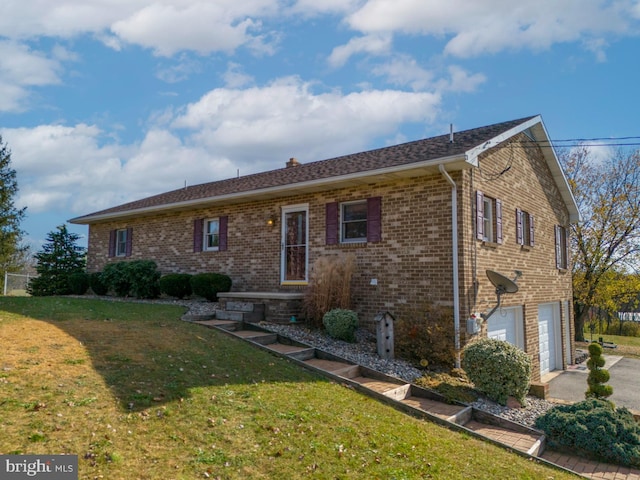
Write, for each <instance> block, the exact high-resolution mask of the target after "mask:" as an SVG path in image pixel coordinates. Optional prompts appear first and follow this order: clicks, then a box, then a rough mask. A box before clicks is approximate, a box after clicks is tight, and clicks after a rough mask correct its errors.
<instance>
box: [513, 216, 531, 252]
mask: <svg viewBox="0 0 640 480" xmlns="http://www.w3.org/2000/svg"><path fill="white" fill-rule="evenodd" d="M516 242H517V243H518V245H522V246H525V247H533V215H531V214H530V213H528V212H525V211H523V210H520V209H519V208H517V209H516Z"/></svg>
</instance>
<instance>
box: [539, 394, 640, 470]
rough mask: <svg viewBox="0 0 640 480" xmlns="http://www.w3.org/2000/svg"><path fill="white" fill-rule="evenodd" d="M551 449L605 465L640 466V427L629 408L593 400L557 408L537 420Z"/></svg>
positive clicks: (605, 401)
mask: <svg viewBox="0 0 640 480" xmlns="http://www.w3.org/2000/svg"><path fill="white" fill-rule="evenodd" d="M536 427H537V428H539V429H540V430H542V431H544V432H545V434H546V436H547V441H548V442H549V445H550V446H551V447H555V448H561V449H569V450H571V451H572V452H577V453H580V454H582V455H584V456H587V457H589V458H594V459H597V460H603V461H605V462H610V463H615V464H618V465H626V466H630V467H638V466H640V425H638V423H637V422H636V421H635V419H634V418H633V415H632V414H631V412H629V410H627V409H626V408H618V409H616V408H615V407H614V406H613V404H612V403H611V402H609V401H607V400H599V399H596V398H590V399H587V400H584V401H582V402H578V403H574V404H573V405H561V406H557V407H553V408H552V409H550V410H548V411H547V412H546V413H545V414H543V415H541V416H540V417H538V418H537V419H536Z"/></svg>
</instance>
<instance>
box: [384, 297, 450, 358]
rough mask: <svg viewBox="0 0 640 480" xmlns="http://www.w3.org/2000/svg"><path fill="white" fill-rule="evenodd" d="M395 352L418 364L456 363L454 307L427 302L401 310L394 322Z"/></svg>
mask: <svg viewBox="0 0 640 480" xmlns="http://www.w3.org/2000/svg"><path fill="white" fill-rule="evenodd" d="M393 330H394V340H395V345H394V349H395V353H396V354H397V355H398V356H399V357H401V358H405V359H407V360H409V361H412V362H413V363H415V364H416V365H419V364H425V363H426V364H432V365H441V366H446V367H451V366H453V365H454V363H455V358H456V351H455V348H454V345H455V342H454V331H453V310H452V309H451V308H447V307H442V306H439V305H435V304H434V303H432V302H426V303H425V304H424V305H423V306H422V307H419V308H406V309H404V310H401V311H400V314H399V315H398V319H397V321H396V322H395V324H394V327H393Z"/></svg>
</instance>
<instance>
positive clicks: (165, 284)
mask: <svg viewBox="0 0 640 480" xmlns="http://www.w3.org/2000/svg"><path fill="white" fill-rule="evenodd" d="M159 285H160V291H161V292H162V293H164V294H165V295H169V296H170V297H176V298H181V299H182V298H184V297H187V296H189V295H191V275H189V274H188V273H169V274H167V275H164V276H162V277H160V281H159Z"/></svg>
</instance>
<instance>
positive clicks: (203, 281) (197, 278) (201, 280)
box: [191, 273, 231, 302]
mask: <svg viewBox="0 0 640 480" xmlns="http://www.w3.org/2000/svg"><path fill="white" fill-rule="evenodd" d="M229 290H231V278H230V277H228V276H227V275H224V274H222V273H197V274H195V275H192V276H191V291H192V292H193V294H194V295H197V296H199V297H204V298H206V299H207V300H209V301H210V302H217V301H218V293H220V292H228V291H229Z"/></svg>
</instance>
